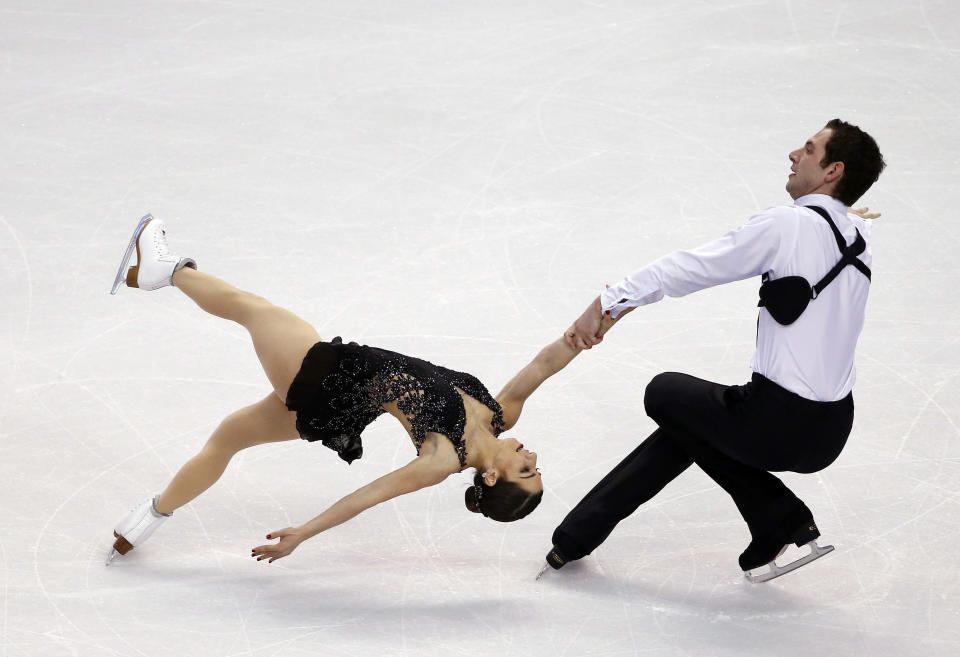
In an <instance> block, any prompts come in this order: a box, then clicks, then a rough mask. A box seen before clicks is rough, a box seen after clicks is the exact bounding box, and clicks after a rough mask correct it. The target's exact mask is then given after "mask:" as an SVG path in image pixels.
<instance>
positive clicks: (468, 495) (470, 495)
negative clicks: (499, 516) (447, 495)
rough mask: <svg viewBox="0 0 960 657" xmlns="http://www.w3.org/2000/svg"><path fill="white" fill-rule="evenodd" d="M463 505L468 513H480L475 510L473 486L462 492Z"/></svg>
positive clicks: (475, 499) (477, 509) (478, 510)
mask: <svg viewBox="0 0 960 657" xmlns="http://www.w3.org/2000/svg"><path fill="white" fill-rule="evenodd" d="M463 503H464V504H465V505H466V506H467V510H468V511H472V512H473V513H480V509H479V508H477V491H476V489H474V487H473V486H470V487H469V488H467V490H466V491H464V493H463Z"/></svg>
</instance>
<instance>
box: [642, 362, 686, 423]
mask: <svg viewBox="0 0 960 657" xmlns="http://www.w3.org/2000/svg"><path fill="white" fill-rule="evenodd" d="M685 376H686V375H685V374H680V373H679V372H662V373H661V374H658V375H656V376H655V377H653V378H652V379H650V383H648V384H647V389H646V390H645V391H644V393H643V408H644V410H645V411H646V412H647V415H649V416H650V417H652V418H654V419H656V418H657V417H658V416H659V415H661V414H662V413H663V411H664V410H666V409H667V408H669V406H670V404H671V402H673V401H675V400H676V398H677V395H678V393H679V391H680V386H681V385H682V380H683V378H684V377H685Z"/></svg>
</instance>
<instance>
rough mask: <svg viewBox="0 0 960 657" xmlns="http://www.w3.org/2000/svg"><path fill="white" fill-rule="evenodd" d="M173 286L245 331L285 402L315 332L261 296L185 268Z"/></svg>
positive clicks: (177, 276)
mask: <svg viewBox="0 0 960 657" xmlns="http://www.w3.org/2000/svg"><path fill="white" fill-rule="evenodd" d="M173 284H174V285H175V286H176V287H178V288H180V290H181V291H182V292H183V293H184V294H186V295H187V296H188V297H190V298H191V299H193V301H194V302H196V304H197V305H198V306H200V308H202V309H203V310H205V311H207V312H208V313H210V314H212V315H216V316H217V317H223V318H224V319H229V320H232V321H234V322H237V323H238V324H240V325H241V326H243V327H244V328H246V329H247V331H248V332H249V333H250V337H251V338H252V339H253V348H254V349H255V350H256V352H257V357H258V358H259V359H260V364H261V365H262V366H263V369H264V371H265V372H266V373H267V378H268V379H270V383H271V384H272V385H273V390H274V392H275V393H276V395H277V397H279V398H280V400H281V401H286V398H287V390H289V388H290V384H291V383H292V382H293V377H295V376H296V375H297V372H299V371H300V366H301V364H302V363H303V357H304V356H306V354H307V351H309V350H310V347H312V346H313V345H314V344H316V343H317V342H319V341H320V336H319V335H318V334H317V331H316V329H314V328H313V326H311V325H310V324H309V323H307V322H305V321H304V320H302V319H300V318H299V317H297V316H296V315H294V314H293V313H292V312H290V311H289V310H285V309H283V308H280V307H278V306H275V305H273V304H272V303H270V302H269V301H267V300H266V299H264V298H263V297H259V296H257V295H255V294H251V293H250V292H244V291H243V290H239V289H237V288H235V287H233V286H232V285H230V284H229V283H226V282H225V281H222V280H220V279H219V278H216V277H215V276H211V275H210V274H205V273H203V272H200V271H197V270H195V269H190V268H186V267H185V268H183V269H181V270H180V271H178V272H176V273H175V274H174V275H173Z"/></svg>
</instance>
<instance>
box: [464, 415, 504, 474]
mask: <svg viewBox="0 0 960 657" xmlns="http://www.w3.org/2000/svg"><path fill="white" fill-rule="evenodd" d="M463 440H464V444H465V445H466V447H467V466H468V467H471V468H476V469H477V471H478V472H483V471H485V470H487V469H489V468H490V464H492V463H493V455H494V454H495V453H496V451H497V448H498V446H499V444H500V441H499V440H498V439H497V437H496V436H494V435H493V433H492V432H491V431H490V430H489V429H484V428H482V427H480V426H477V425H474V426H473V427H470V430H469V431H464V433H463Z"/></svg>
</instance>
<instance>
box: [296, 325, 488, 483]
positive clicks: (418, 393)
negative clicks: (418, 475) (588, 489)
mask: <svg viewBox="0 0 960 657" xmlns="http://www.w3.org/2000/svg"><path fill="white" fill-rule="evenodd" d="M457 388H459V389H460V390H462V391H463V392H465V393H466V394H468V395H469V396H471V397H473V398H474V399H476V400H477V401H479V402H481V403H482V404H484V405H485V406H487V407H488V408H489V409H490V410H492V411H493V421H492V422H491V424H492V428H493V431H494V434H495V435H500V432H502V431H503V410H502V409H501V408H500V404H499V403H498V402H497V400H496V399H494V398H493V396H492V395H491V394H490V393H489V392H488V391H487V389H486V388H485V387H484V385H483V384H482V383H480V380H479V379H477V378H476V377H475V376H472V375H470V374H466V373H464V372H456V371H454V370H450V369H447V368H446V367H441V366H439V365H434V364H433V363H430V362H428V361H425V360H421V359H419V358H413V357H411V356H404V355H403V354H398V353H396V352H393V351H387V350H386V349H378V348H376V347H368V346H365V345H359V344H357V343H356V342H350V343H349V344H344V343H343V341H342V340H341V338H340V337H336V338H334V339H333V341H332V342H318V343H317V344H315V345H313V347H311V348H310V351H308V352H307V355H306V356H305V357H304V359H303V365H302V366H301V367H300V371H299V372H298V373H297V376H296V377H295V378H294V379H293V383H292V384H290V390H289V391H288V392H287V408H289V409H290V410H291V411H295V412H296V414H297V431H299V432H300V437H301V438H303V439H305V440H309V441H311V442H313V441H317V440H319V441H321V442H322V443H323V444H324V445H325V446H326V447H329V448H330V449H332V450H334V451H335V452H336V453H337V454H339V455H340V458H342V459H343V460H344V461H346V462H347V463H350V462H351V461H353V460H354V459H358V458H360V457H361V456H362V455H363V443H362V442H361V440H360V433H361V432H362V431H363V430H364V429H365V428H366V427H367V425H368V424H370V423H371V422H373V421H374V420H375V419H376V418H377V417H379V416H380V415H382V414H383V413H384V412H385V411H384V409H383V404H388V403H391V402H396V403H397V408H399V409H400V412H401V413H403V414H404V415H405V416H406V418H407V421H408V422H409V423H410V427H411V429H412V433H413V436H412V437H413V444H414V445H415V446H416V448H417V453H419V452H420V447H421V446H422V445H423V441H424V440H425V439H426V437H427V432H429V431H433V432H436V433H440V434H443V435H444V436H446V437H447V438H448V439H449V440H450V442H451V443H453V446H454V448H456V450H457V456H458V458H459V459H460V467H461V468H465V467H467V460H466V459H467V454H466V446H465V445H464V441H463V429H464V424H465V423H466V411H465V410H464V408H463V398H462V397H461V396H460V393H458V392H457Z"/></svg>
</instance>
